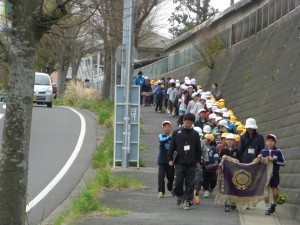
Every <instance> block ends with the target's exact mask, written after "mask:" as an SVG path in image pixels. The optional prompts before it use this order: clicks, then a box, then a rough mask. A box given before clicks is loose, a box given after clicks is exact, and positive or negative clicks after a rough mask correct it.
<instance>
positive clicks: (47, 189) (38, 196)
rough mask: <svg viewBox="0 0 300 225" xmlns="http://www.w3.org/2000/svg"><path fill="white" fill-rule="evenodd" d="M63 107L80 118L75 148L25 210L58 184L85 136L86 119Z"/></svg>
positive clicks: (73, 159) (74, 157) (28, 209)
mask: <svg viewBox="0 0 300 225" xmlns="http://www.w3.org/2000/svg"><path fill="white" fill-rule="evenodd" d="M65 108H68V109H70V110H72V111H73V112H75V113H76V114H77V115H78V116H79V118H80V121H81V129H80V134H79V138H78V141H77V144H76V146H75V149H74V151H73V153H72V155H71V156H70V158H69V159H68V161H67V162H66V164H65V165H64V167H63V168H62V169H61V170H60V171H59V173H58V174H57V175H56V176H55V177H54V178H53V180H52V181H51V182H50V183H49V184H48V185H47V186H46V187H45V188H44V189H43V190H42V191H41V192H40V193H39V194H38V195H37V196H36V197H35V198H34V199H32V201H31V202H29V203H28V204H27V206H26V212H28V211H30V210H31V209H32V208H33V207H34V206H35V205H36V204H38V203H39V202H40V201H41V200H42V199H43V198H44V197H45V196H46V195H47V194H48V193H49V192H50V191H51V190H52V189H53V188H54V187H55V185H57V184H58V182H59V181H60V180H61V179H62V178H63V176H64V175H65V174H66V173H67V171H68V170H69V169H70V167H71V166H72V164H73V162H74V161H75V159H76V157H77V155H78V154H79V152H80V149H81V146H82V144H83V139H84V136H85V132H86V121H85V119H84V117H83V115H82V114H80V113H79V112H77V111H76V110H74V109H72V108H69V107H65Z"/></svg>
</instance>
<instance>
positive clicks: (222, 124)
mask: <svg viewBox="0 0 300 225" xmlns="http://www.w3.org/2000/svg"><path fill="white" fill-rule="evenodd" d="M219 126H224V127H226V128H227V129H228V122H227V121H226V120H220V121H219Z"/></svg>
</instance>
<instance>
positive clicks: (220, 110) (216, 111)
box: [214, 109, 223, 114]
mask: <svg viewBox="0 0 300 225" xmlns="http://www.w3.org/2000/svg"><path fill="white" fill-rule="evenodd" d="M214 113H220V114H223V111H222V109H216V110H215V111H214Z"/></svg>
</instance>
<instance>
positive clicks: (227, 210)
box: [224, 204, 230, 212]
mask: <svg viewBox="0 0 300 225" xmlns="http://www.w3.org/2000/svg"><path fill="white" fill-rule="evenodd" d="M224 209H225V212H230V206H229V205H227V204H226V205H225V208H224Z"/></svg>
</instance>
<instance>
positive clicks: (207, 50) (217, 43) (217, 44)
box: [194, 33, 225, 70]
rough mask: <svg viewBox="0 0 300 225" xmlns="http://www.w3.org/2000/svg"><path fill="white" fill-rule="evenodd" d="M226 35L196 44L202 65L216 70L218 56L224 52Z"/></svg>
mask: <svg viewBox="0 0 300 225" xmlns="http://www.w3.org/2000/svg"><path fill="white" fill-rule="evenodd" d="M224 35H225V34H224V33H219V34H218V35H214V36H212V37H211V38H209V39H206V40H204V41H202V42H199V43H194V47H195V49H196V50H197V51H198V52H199V55H200V57H199V58H200V64H201V65H202V66H206V67H208V68H210V69H211V70H212V69H213V68H214V66H215V63H216V59H217V56H218V54H219V53H220V52H221V51H222V50H224V48H225V42H224Z"/></svg>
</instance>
